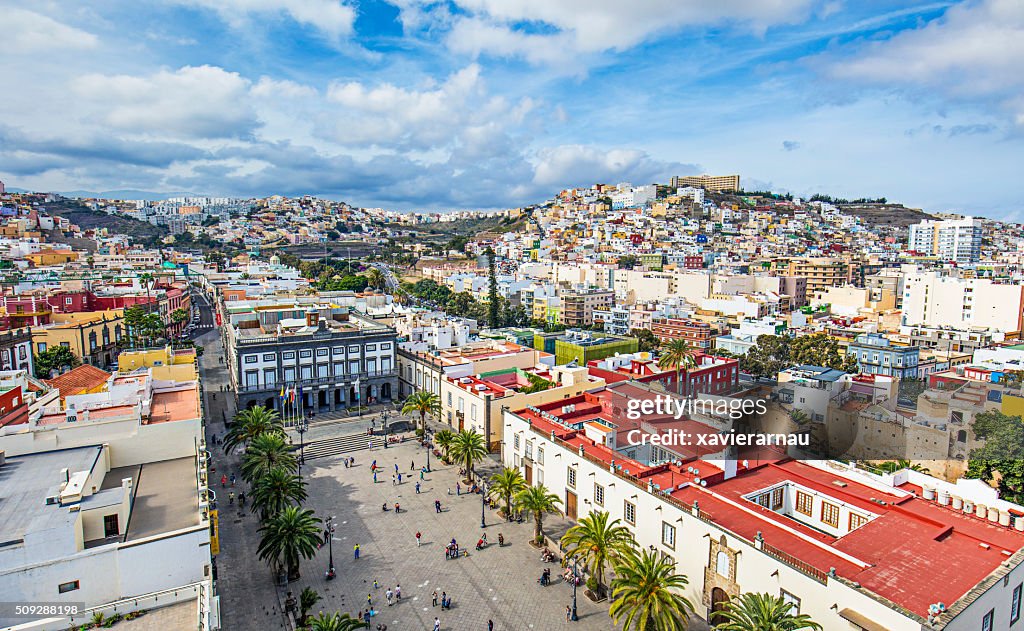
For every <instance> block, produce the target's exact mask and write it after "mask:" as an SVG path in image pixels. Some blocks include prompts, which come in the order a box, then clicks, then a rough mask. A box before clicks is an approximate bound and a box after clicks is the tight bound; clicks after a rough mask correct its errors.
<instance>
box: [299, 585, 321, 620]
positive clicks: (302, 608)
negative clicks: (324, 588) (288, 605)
mask: <svg viewBox="0 0 1024 631" xmlns="http://www.w3.org/2000/svg"><path fill="white" fill-rule="evenodd" d="M321 600H322V597H321V596H320V594H318V593H317V591H316V590H315V589H313V588H312V587H307V588H305V589H303V590H302V593H300V594H299V626H300V627H304V626H306V621H307V620H308V619H309V610H310V609H312V608H313V606H314V605H316V604H317V603H318V602H320V601H321Z"/></svg>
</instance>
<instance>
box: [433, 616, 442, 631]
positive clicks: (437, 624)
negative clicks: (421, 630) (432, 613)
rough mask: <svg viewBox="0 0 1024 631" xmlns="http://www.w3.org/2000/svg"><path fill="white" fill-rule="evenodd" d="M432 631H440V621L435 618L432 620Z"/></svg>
mask: <svg viewBox="0 0 1024 631" xmlns="http://www.w3.org/2000/svg"><path fill="white" fill-rule="evenodd" d="M434 631H441V619H440V618H437V617H435V618H434Z"/></svg>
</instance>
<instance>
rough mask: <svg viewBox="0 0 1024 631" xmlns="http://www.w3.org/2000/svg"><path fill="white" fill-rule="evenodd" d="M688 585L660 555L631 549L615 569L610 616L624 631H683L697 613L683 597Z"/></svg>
mask: <svg viewBox="0 0 1024 631" xmlns="http://www.w3.org/2000/svg"><path fill="white" fill-rule="evenodd" d="M688 583H689V581H688V580H687V579H686V577H685V576H682V575H680V574H676V572H675V566H674V565H673V564H671V563H669V562H668V561H667V560H666V559H664V558H662V557H661V555H659V554H658V553H657V552H655V551H651V550H643V551H642V552H637V551H636V550H635V549H634V548H628V549H627V550H626V552H625V554H623V555H622V556H621V557H620V558H619V560H618V562H617V563H616V565H615V578H613V579H612V606H611V608H610V609H609V612H608V613H609V614H611V617H612V619H613V620H614V621H615V622H616V623H618V622H619V621H620V620H622V621H623V622H622V631H655V630H657V631H682V630H684V629H686V627H687V624H688V621H689V615H690V613H691V612H692V611H693V604H691V603H690V601H689V600H687V599H686V598H685V597H684V596H682V595H681V594H680V593H679V592H680V591H682V590H683V589H684V588H685V587H686V585H687V584H688ZM752 629H758V628H757V627H753V628H752Z"/></svg>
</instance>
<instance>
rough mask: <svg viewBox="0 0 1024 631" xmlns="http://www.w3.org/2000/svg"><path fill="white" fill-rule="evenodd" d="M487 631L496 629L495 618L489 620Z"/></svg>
mask: <svg viewBox="0 0 1024 631" xmlns="http://www.w3.org/2000/svg"><path fill="white" fill-rule="evenodd" d="M487 631H494V621H493V620H488V621H487Z"/></svg>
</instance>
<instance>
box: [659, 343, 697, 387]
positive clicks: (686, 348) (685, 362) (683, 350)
mask: <svg viewBox="0 0 1024 631" xmlns="http://www.w3.org/2000/svg"><path fill="white" fill-rule="evenodd" d="M691 366H693V349H692V348H690V343H689V342H687V341H686V340H683V339H678V340H672V341H670V342H669V343H668V344H666V345H665V346H664V347H662V349H661V357H659V358H658V368H661V369H662V370H664V369H668V368H675V370H676V394H682V393H683V382H682V379H681V377H682V372H683V369H684V368H689V367H691Z"/></svg>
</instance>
